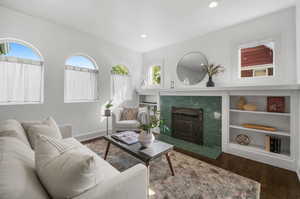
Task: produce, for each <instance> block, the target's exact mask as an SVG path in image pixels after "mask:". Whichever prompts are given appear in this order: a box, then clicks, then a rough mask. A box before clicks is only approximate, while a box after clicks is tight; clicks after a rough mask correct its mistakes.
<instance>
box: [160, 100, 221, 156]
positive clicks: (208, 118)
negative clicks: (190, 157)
mask: <svg viewBox="0 0 300 199" xmlns="http://www.w3.org/2000/svg"><path fill="white" fill-rule="evenodd" d="M172 107H180V108H201V109H203V145H199V144H194V143H191V142H187V141H184V140H181V139H177V138H174V137H172V136H171V134H172V129H171V115H172V113H171V111H172ZM160 111H161V119H163V120H164V121H165V125H166V126H165V128H162V130H161V135H160V136H159V139H160V140H163V141H165V142H168V143H171V144H173V145H175V146H176V147H177V148H181V149H184V150H186V151H190V152H193V153H196V154H199V155H202V156H207V157H209V158H213V159H216V158H217V157H218V156H219V155H220V154H221V137H222V135H221V131H222V130H221V129H222V121H221V118H219V119H215V117H214V115H215V112H217V113H221V111H222V97H216V96H161V97H160Z"/></svg>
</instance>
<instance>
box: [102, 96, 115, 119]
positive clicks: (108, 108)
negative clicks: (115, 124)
mask: <svg viewBox="0 0 300 199" xmlns="http://www.w3.org/2000/svg"><path fill="white" fill-rule="evenodd" d="M111 107H113V104H112V100H109V102H108V103H107V104H106V105H105V108H106V110H105V112H104V115H105V116H106V117H110V116H111V110H110V108H111Z"/></svg>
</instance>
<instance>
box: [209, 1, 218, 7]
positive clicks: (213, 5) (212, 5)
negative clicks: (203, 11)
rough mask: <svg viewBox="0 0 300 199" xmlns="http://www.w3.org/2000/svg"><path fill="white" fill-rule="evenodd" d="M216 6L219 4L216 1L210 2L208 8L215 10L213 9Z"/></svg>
mask: <svg viewBox="0 0 300 199" xmlns="http://www.w3.org/2000/svg"><path fill="white" fill-rule="evenodd" d="M218 5H219V2H218V1H212V2H210V4H209V6H208V7H210V8H215V7H217V6H218Z"/></svg>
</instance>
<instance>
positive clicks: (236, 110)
mask: <svg viewBox="0 0 300 199" xmlns="http://www.w3.org/2000/svg"><path fill="white" fill-rule="evenodd" d="M230 112H236V113H252V114H264V115H278V116H287V117H289V116H291V114H290V113H275V112H266V111H245V110H239V109H230Z"/></svg>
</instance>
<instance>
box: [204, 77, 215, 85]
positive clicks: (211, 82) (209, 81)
mask: <svg viewBox="0 0 300 199" xmlns="http://www.w3.org/2000/svg"><path fill="white" fill-rule="evenodd" d="M214 86H215V83H214V82H213V80H212V77H209V78H208V82H207V83H206V87H214Z"/></svg>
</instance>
